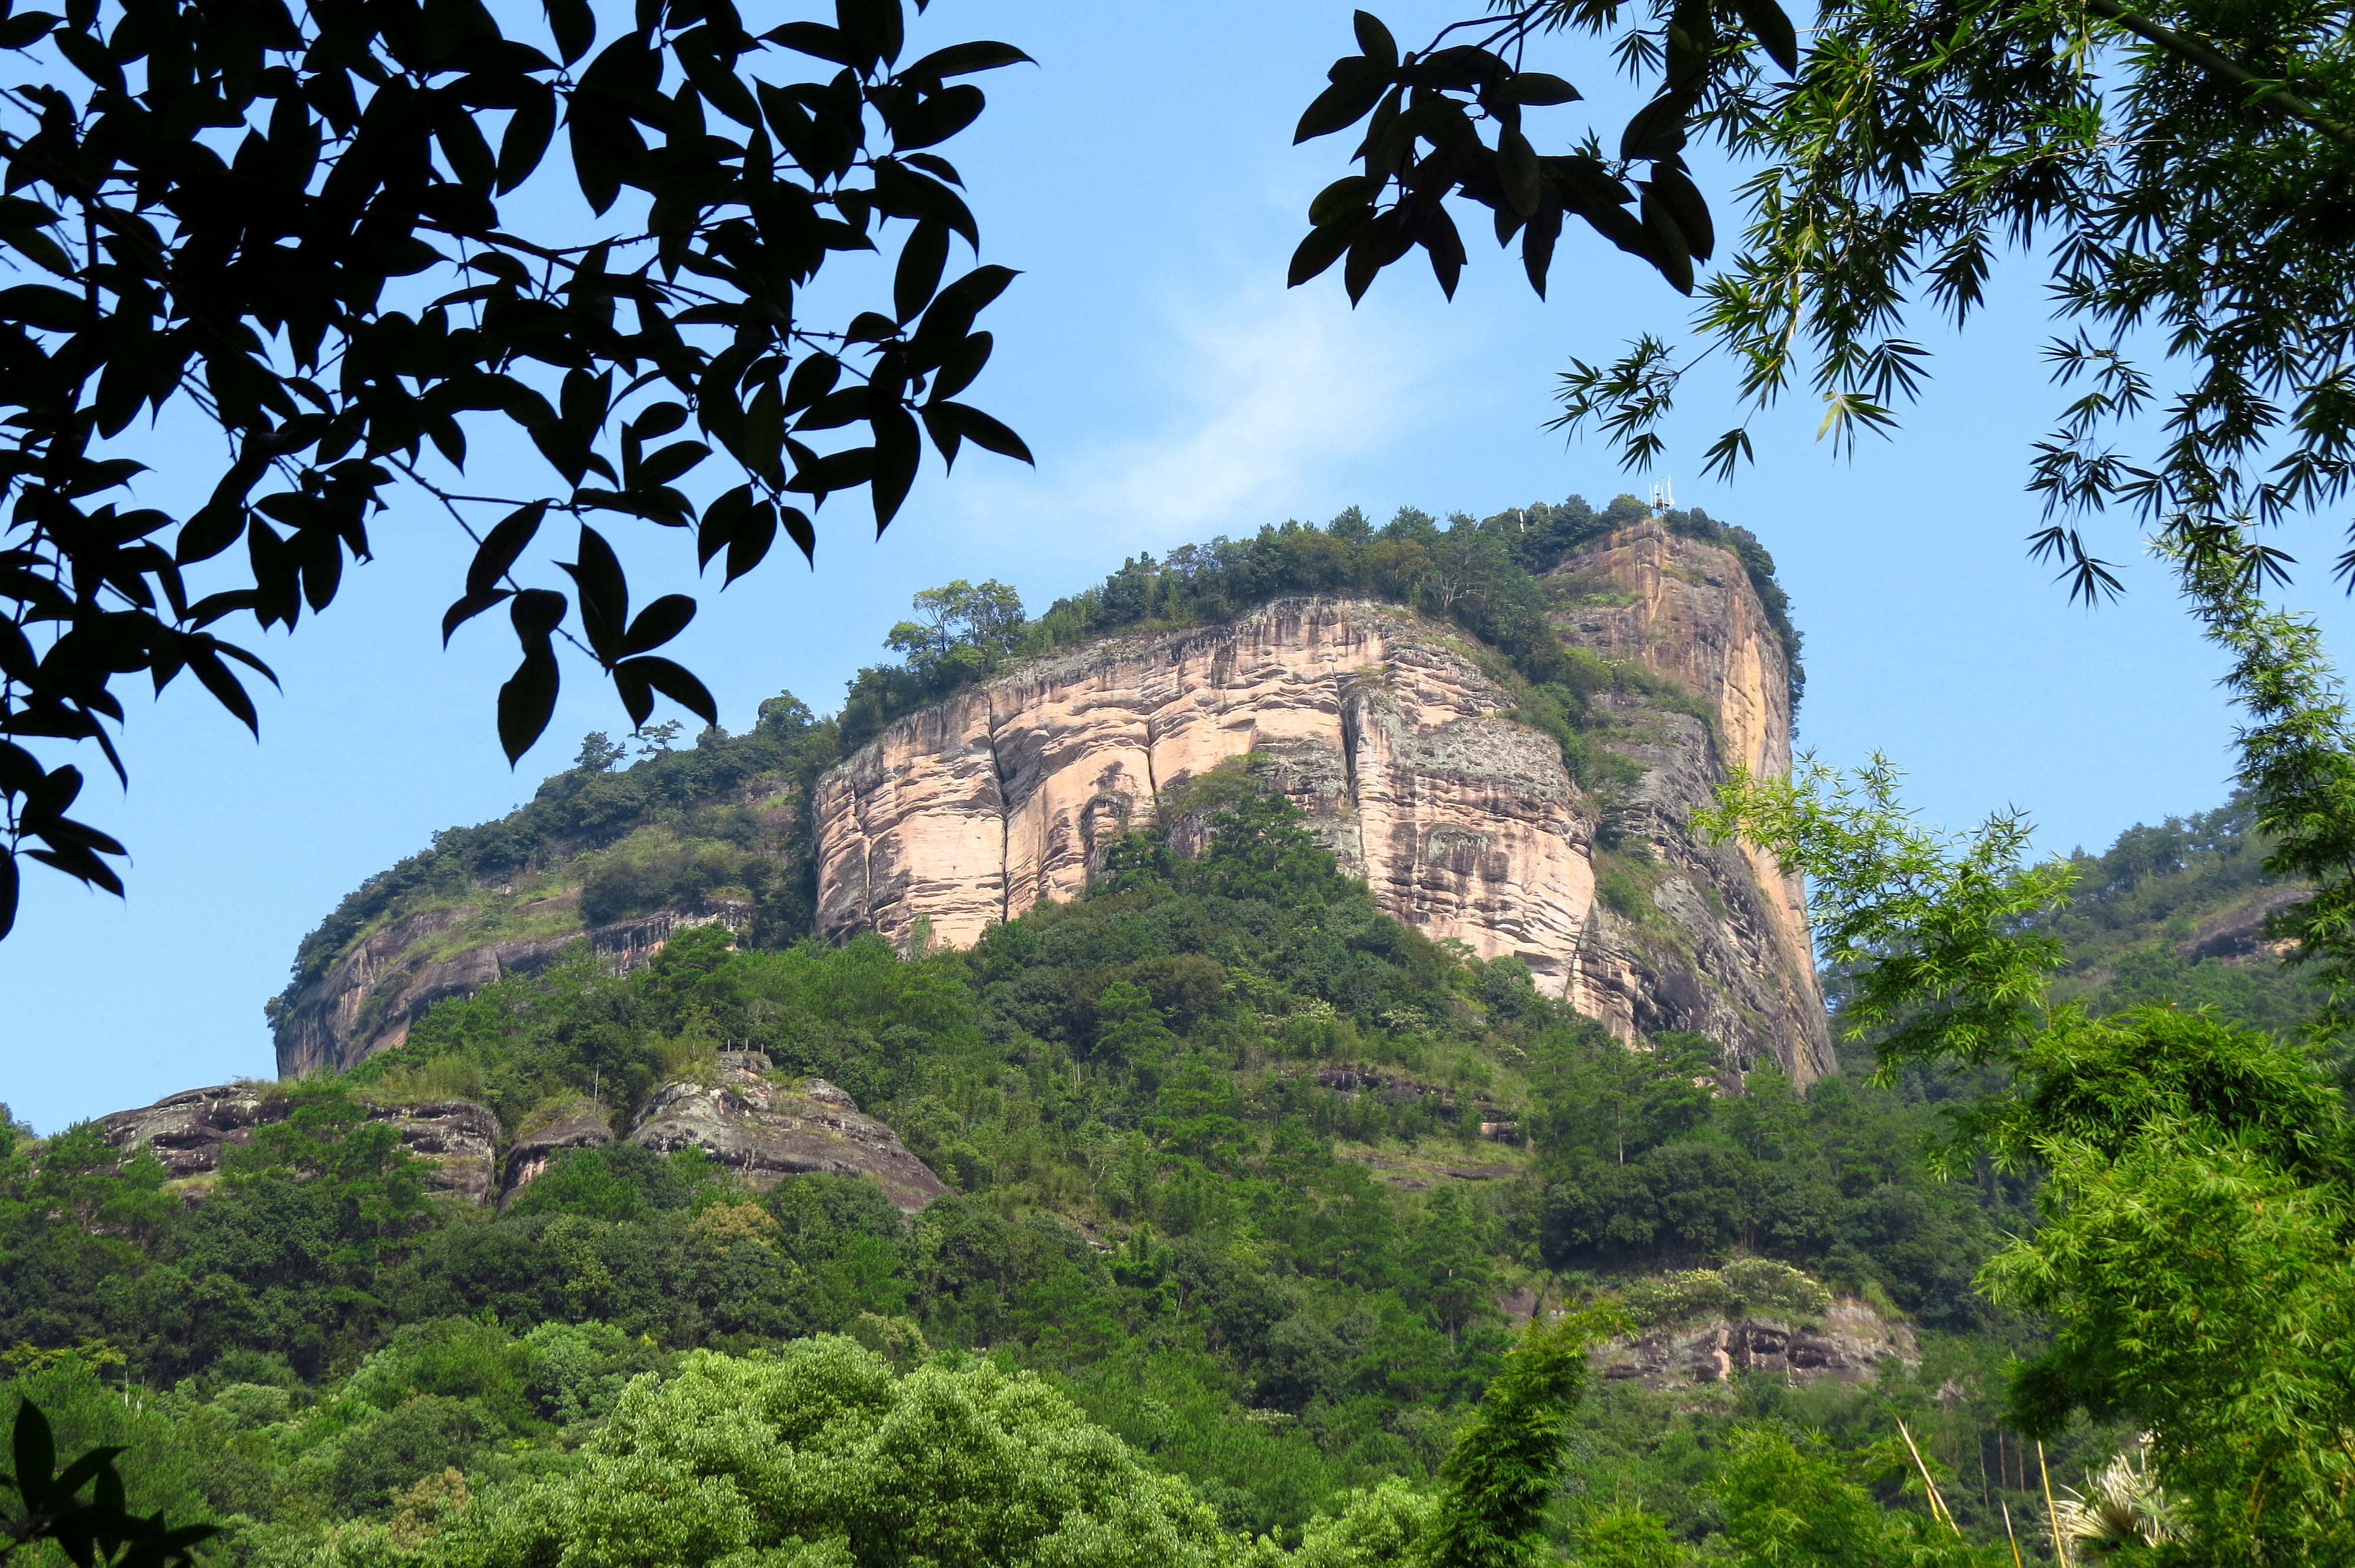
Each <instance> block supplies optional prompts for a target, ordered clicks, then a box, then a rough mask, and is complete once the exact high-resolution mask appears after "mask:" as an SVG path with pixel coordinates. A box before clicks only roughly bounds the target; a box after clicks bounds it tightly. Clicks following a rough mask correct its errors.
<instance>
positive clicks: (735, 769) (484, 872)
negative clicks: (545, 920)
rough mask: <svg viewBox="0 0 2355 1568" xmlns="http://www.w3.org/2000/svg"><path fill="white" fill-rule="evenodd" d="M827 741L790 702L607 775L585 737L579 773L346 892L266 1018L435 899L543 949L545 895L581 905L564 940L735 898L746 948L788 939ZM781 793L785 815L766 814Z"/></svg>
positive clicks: (606, 746) (802, 888) (604, 756)
mask: <svg viewBox="0 0 2355 1568" xmlns="http://www.w3.org/2000/svg"><path fill="white" fill-rule="evenodd" d="M671 727H672V728H673V729H674V730H675V728H676V726H671ZM835 736H836V727H835V725H834V722H833V721H832V720H831V719H826V720H820V719H817V718H815V717H814V716H813V715H811V713H810V710H809V708H808V706H807V705H805V704H804V703H803V702H801V701H800V700H799V699H798V698H796V697H794V695H793V694H791V693H785V694H781V695H778V696H774V697H772V698H770V699H769V700H768V701H767V702H764V703H762V705H761V713H760V719H759V722H758V723H757V724H756V725H755V726H753V727H752V729H751V730H750V731H749V732H747V733H746V734H743V735H741V736H730V735H728V734H726V733H725V732H724V731H721V730H719V729H718V728H716V727H715V728H713V729H711V730H707V731H706V732H705V733H704V734H703V735H702V736H699V737H698V739H697V741H696V743H695V745H694V747H692V748H689V749H682V750H673V749H670V748H669V747H668V746H667V744H659V745H657V744H649V745H646V746H645V747H642V754H641V756H640V758H639V759H638V760H637V761H636V762H635V763H634V765H632V766H630V767H628V768H616V767H615V766H614V765H615V764H616V763H617V762H619V761H620V760H621V759H622V756H623V749H624V748H623V747H621V746H619V745H615V744H612V743H609V742H608V741H607V740H606V737H605V736H602V735H591V736H589V737H588V738H587V739H586V740H585V741H584V742H583V743H582V747H581V759H580V761H579V762H578V763H577V764H576V765H575V766H574V767H572V768H569V769H567V770H566V771H565V772H562V773H559V774H556V775H555V776H553V777H552V778H549V779H546V780H544V781H543V782H542V783H541V784H540V786H539V789H538V792H537V793H536V794H535V795H534V796H533V797H532V799H531V800H529V801H528V802H527V803H526V804H525V806H524V807H523V809H522V810H518V811H517V812H515V813H514V814H513V815H511V816H507V817H503V818H501V819H499V820H498V821H491V822H483V823H479V824H477V825H475V826H474V827H471V828H449V829H445V830H443V831H442V832H439V833H436V834H434V835H433V842H432V846H431V847H430V848H428V849H426V850H425V851H423V852H422V853H418V854H414V855H411V856H410V857H409V858H408V859H406V860H403V861H401V862H400V863H398V864H396V865H393V866H392V867H390V868H389V869H388V870H385V871H381V872H378V874H376V875H374V876H372V877H369V878H368V880H367V881H366V882H364V883H362V884H361V885H359V886H358V887H357V888H355V889H354V890H353V891H352V892H350V893H348V894H346V895H345V896H344V898H343V901H342V902H341V903H339V904H338V905H337V906H336V908H335V910H334V912H333V913H331V914H330V915H329V916H327V917H326V918H325V920H323V921H321V922H320V923H319V925H318V927H316V928H315V929H314V930H313V931H312V932H311V934H310V935H309V936H307V937H305V938H304V939H303V943H302V946H301V947H300V948H298V949H297V950H296V953H295V958H294V969H293V978H292V979H291V980H289V981H288V983H287V987H286V990H285V991H283V992H282V993H281V994H280V995H279V996H277V997H276V998H273V999H272V1001H271V1002H270V1003H269V1004H268V1006H267V1009H266V1011H267V1012H269V1014H270V1017H271V1021H272V1022H273V1023H275V1022H278V1020H279V1019H280V1018H281V1017H282V1016H283V1014H284V1012H285V1010H286V1009H287V1008H288V1007H290V1006H291V1005H292V1004H293V1001H294V999H295V997H296V996H297V995H298V994H299V993H300V992H301V991H302V990H303V988H304V986H306V985H308V984H310V983H311V982H312V981H314V980H317V979H318V978H319V977H320V976H322V975H324V974H325V972H326V970H327V969H328V968H329V967H330V966H331V965H333V964H334V963H335V961H336V959H339V958H341V957H342V956H343V955H344V954H345V953H346V952H348V951H349V950H350V949H351V948H352V946H353V944H354V943H355V942H357V940H358V939H359V938H362V937H364V936H366V935H367V934H368V932H370V931H372V930H374V929H376V928H378V927H380V926H383V925H385V924H387V923H389V921H391V920H392V919H395V918H397V917H399V916H403V915H408V914H411V913H414V912H415V911H417V910H419V909H421V908H426V907H429V906H432V905H433V904H435V903H437V902H442V903H456V902H460V901H463V902H465V903H467V904H470V905H477V906H480V905H485V904H487V905H488V906H490V907H489V908H487V909H486V910H485V915H484V916H483V918H482V919H481V920H479V921H478V925H479V927H480V929H479V930H478V931H476V932H474V933H472V934H474V935H479V936H493V935H511V936H537V935H539V934H541V933H540V931H539V930H538V928H536V927H534V926H533V925H532V924H531V916H532V909H533V906H534V904H535V903H536V902H540V901H544V900H545V898H546V896H547V895H548V894H549V892H551V891H570V890H571V889H574V888H578V889H579V890H580V892H581V901H580V903H579V905H578V906H577V907H575V906H569V905H568V906H563V909H562V914H561V916H560V919H561V921H562V922H563V924H562V925H559V926H558V927H551V929H554V930H559V931H560V930H563V929H566V928H568V927H569V928H570V929H578V928H579V926H580V925H581V923H582V922H584V921H585V922H586V923H587V924H590V925H596V924H600V923H602V921H605V920H611V919H620V918H623V917H626V916H631V915H637V914H643V913H645V912H646V911H648V910H651V909H657V908H661V907H663V906H666V905H669V904H692V903H693V902H694V901H696V900H697V899H699V898H702V897H706V896H709V895H719V894H730V893H732V894H736V895H741V896H742V897H743V898H745V899H746V900H748V901H750V902H751V903H752V904H753V905H754V906H755V909H756V919H757V926H756V930H755V932H754V933H753V938H754V939H755V940H756V941H759V942H762V944H763V945H775V944H777V943H781V942H786V941H791V940H793V939H794V938H796V937H799V936H800V935H802V934H803V933H805V932H806V931H807V930H808V928H809V914H810V898H811V890H810V887H809V878H808V850H807V845H806V839H807V829H808V824H807V822H806V821H805V819H804V818H803V817H802V815H801V814H800V813H799V812H798V810H794V804H795V803H796V802H797V801H798V800H801V799H804V798H806V796H807V794H808V784H809V781H810V780H811V779H815V777H816V776H817V775H818V774H819V773H821V772H823V771H825V769H826V768H828V767H829V766H831V765H832V764H833V762H834V761H835V759H836V758H837V756H838V752H837V749H836V745H835ZM664 738H665V741H666V740H667V737H664ZM780 795H783V796H786V797H787V799H786V800H785V801H784V802H783V809H782V810H771V811H768V812H763V811H762V810H761V809H760V808H761V806H762V804H764V803H766V802H767V801H768V800H770V799H771V798H773V797H777V796H780ZM617 845H619V846H622V847H620V848H619V849H618V850H617V849H616V847H615V846H617ZM501 885H504V886H501Z"/></svg>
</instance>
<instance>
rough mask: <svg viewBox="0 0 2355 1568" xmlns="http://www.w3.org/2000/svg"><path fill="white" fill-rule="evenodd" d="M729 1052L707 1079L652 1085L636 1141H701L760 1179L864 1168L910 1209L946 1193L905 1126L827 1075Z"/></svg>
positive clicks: (683, 1145)
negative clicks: (779, 1074)
mask: <svg viewBox="0 0 2355 1568" xmlns="http://www.w3.org/2000/svg"><path fill="white" fill-rule="evenodd" d="M729 1055H730V1059H729V1060H724V1061H723V1065H721V1067H720V1068H719V1072H718V1074H717V1075H715V1076H714V1078H713V1080H712V1081H711V1082H709V1083H696V1082H689V1081H686V1080H680V1081H677V1082H673V1083H668V1084H665V1085H664V1086H662V1087H661V1088H659V1089H657V1090H656V1091H655V1097H654V1098H653V1100H651V1101H650V1102H649V1103H648V1104H647V1106H646V1108H645V1114H644V1115H643V1116H641V1117H640V1118H638V1124H637V1126H636V1127H635V1128H633V1129H632V1130H631V1133H630V1141H631V1142H632V1143H634V1144H637V1145H638V1146H640V1147H641V1148H645V1149H651V1150H655V1151H657V1152H660V1153H668V1152H670V1151H672V1150H679V1149H700V1150H703V1151H704V1152H705V1153H707V1154H709V1156H710V1157H711V1158H712V1159H713V1160H718V1161H719V1163H720V1164H722V1165H725V1166H727V1167H728V1168H729V1169H730V1170H731V1171H735V1172H736V1173H737V1174H739V1175H741V1176H742V1177H743V1178H744V1179H745V1180H746V1181H750V1182H751V1183H752V1185H754V1186H756V1187H762V1188H766V1187H773V1186H774V1185H776V1183H777V1182H779V1181H783V1179H784V1178H786V1177H787V1176H797V1175H806V1174H809V1173H812V1172H816V1171H832V1172H835V1173H837V1174H839V1175H844V1176H864V1177H867V1178H868V1180H870V1181H873V1182H875V1184H876V1185H877V1186H879V1187H880V1188H882V1189H883V1191H884V1192H886V1193H887V1194H889V1195H890V1199H891V1201H892V1202H894V1203H897V1204H898V1205H899V1206H900V1210H901V1211H902V1212H903V1213H914V1212H915V1211H917V1210H919V1209H921V1208H923V1207H924V1206H925V1205H926V1204H928V1203H930V1202H932V1200H933V1199H935V1198H940V1197H944V1196H946V1195H947V1193H948V1192H949V1188H948V1186H947V1184H946V1183H945V1182H943V1181H942V1180H941V1179H940V1178H939V1177H938V1176H935V1175H934V1174H932V1171H931V1169H930V1168H929V1167H928V1166H926V1165H925V1164H924V1162H923V1161H922V1160H919V1159H917V1158H916V1157H915V1155H914V1154H912V1153H911V1152H910V1151H909V1150H908V1146H907V1145H906V1144H904V1143H902V1142H900V1135H899V1134H898V1133H896V1132H894V1131H892V1130H891V1129H890V1128H889V1127H887V1126H885V1125H884V1124H883V1123H881V1122H879V1121H877V1120H876V1119H875V1118H872V1117H869V1116H865V1115H862V1114H860V1112H859V1110H858V1105H857V1103H856V1102H855V1101H853V1100H852V1099H851V1097H849V1096H848V1095H847V1094H846V1093H844V1092H843V1091H842V1090H841V1089H839V1088H837V1087H836V1086H834V1085H832V1084H829V1083H827V1082H826V1080H825V1079H823V1078H805V1079H803V1080H801V1082H800V1083H798V1084H793V1083H780V1082H777V1081H775V1080H773V1079H771V1078H770V1077H769V1076H768V1075H767V1073H766V1068H767V1064H768V1058H767V1057H765V1056H762V1055H761V1054H759V1053H757V1052H750V1053H732V1052H731V1053H730V1054H729ZM756 1063H757V1067H756V1065H755V1064H756Z"/></svg>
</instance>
